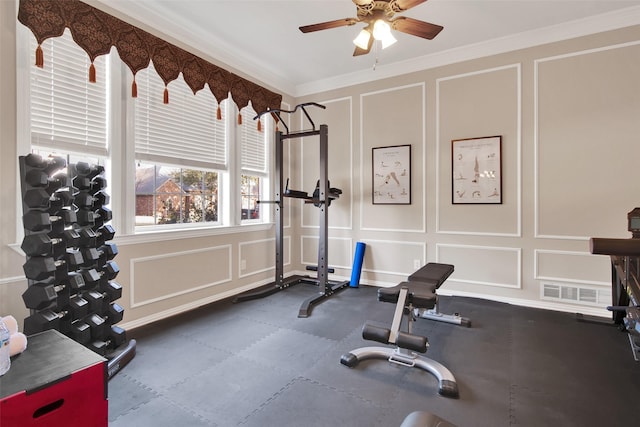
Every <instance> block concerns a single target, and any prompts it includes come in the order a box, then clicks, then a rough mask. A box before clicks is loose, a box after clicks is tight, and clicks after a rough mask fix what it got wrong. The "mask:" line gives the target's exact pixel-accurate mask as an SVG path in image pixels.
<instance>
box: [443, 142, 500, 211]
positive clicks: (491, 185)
mask: <svg viewBox="0 0 640 427" xmlns="http://www.w3.org/2000/svg"><path fill="white" fill-rule="evenodd" d="M501 157H502V137H501V136H485V137H481V138H468V139H454V140H452V141H451V170H452V173H453V176H452V182H451V202H452V203H453V204H454V205H456V204H474V203H475V204H501V203H502V165H501Z"/></svg>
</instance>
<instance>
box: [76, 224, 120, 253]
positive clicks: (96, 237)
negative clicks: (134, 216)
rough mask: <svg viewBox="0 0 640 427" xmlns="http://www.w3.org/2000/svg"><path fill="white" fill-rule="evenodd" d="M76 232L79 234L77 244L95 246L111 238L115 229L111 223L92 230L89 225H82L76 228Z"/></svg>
mask: <svg viewBox="0 0 640 427" xmlns="http://www.w3.org/2000/svg"><path fill="white" fill-rule="evenodd" d="M78 234H80V239H79V241H78V245H79V246H82V247H94V248H97V247H98V246H102V245H104V243H105V242H108V241H109V240H112V239H113V237H114V236H115V234H116V231H115V230H114V229H113V227H112V226H111V225H109V224H107V225H103V226H102V227H100V228H98V230H94V229H92V228H91V227H82V228H80V229H79V230H78Z"/></svg>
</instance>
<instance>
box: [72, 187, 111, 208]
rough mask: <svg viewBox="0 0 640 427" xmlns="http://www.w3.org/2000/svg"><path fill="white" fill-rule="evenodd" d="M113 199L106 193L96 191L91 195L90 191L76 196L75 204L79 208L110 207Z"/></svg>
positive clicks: (81, 192)
mask: <svg viewBox="0 0 640 427" xmlns="http://www.w3.org/2000/svg"><path fill="white" fill-rule="evenodd" d="M110 200H111V198H110V197H109V195H108V194H107V193H105V192H104V191H96V192H95V194H91V193H89V192H88V191H80V192H79V193H78V194H76V195H75V197H74V199H73V203H74V204H75V205H76V206H78V207H79V208H87V209H91V208H99V207H102V206H104V205H108V204H109V201H110Z"/></svg>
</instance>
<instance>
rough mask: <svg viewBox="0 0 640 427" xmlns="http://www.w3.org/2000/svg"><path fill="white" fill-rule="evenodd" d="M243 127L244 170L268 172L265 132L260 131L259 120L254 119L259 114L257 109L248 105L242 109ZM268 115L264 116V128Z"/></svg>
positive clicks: (241, 132) (241, 133)
mask: <svg viewBox="0 0 640 427" xmlns="http://www.w3.org/2000/svg"><path fill="white" fill-rule="evenodd" d="M241 114H242V127H241V131H240V135H241V141H242V142H241V145H242V170H243V171H245V172H259V173H266V172H267V147H266V145H267V144H266V140H265V132H264V131H262V132H259V131H258V121H257V120H253V118H254V117H255V116H256V115H257V113H256V112H255V110H254V109H253V108H252V107H251V105H248V106H246V107H244V108H243V109H242V112H241ZM267 117H268V116H267V115H265V116H262V118H261V120H262V128H263V129H264V125H265V120H267Z"/></svg>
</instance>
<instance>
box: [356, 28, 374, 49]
mask: <svg viewBox="0 0 640 427" xmlns="http://www.w3.org/2000/svg"><path fill="white" fill-rule="evenodd" d="M370 38H371V33H370V32H369V31H368V30H366V29H363V30H362V31H360V33H359V34H358V37H356V38H355V39H354V40H353V44H355V45H356V46H358V47H359V48H360V49H367V47H368V46H369V39H370Z"/></svg>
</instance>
